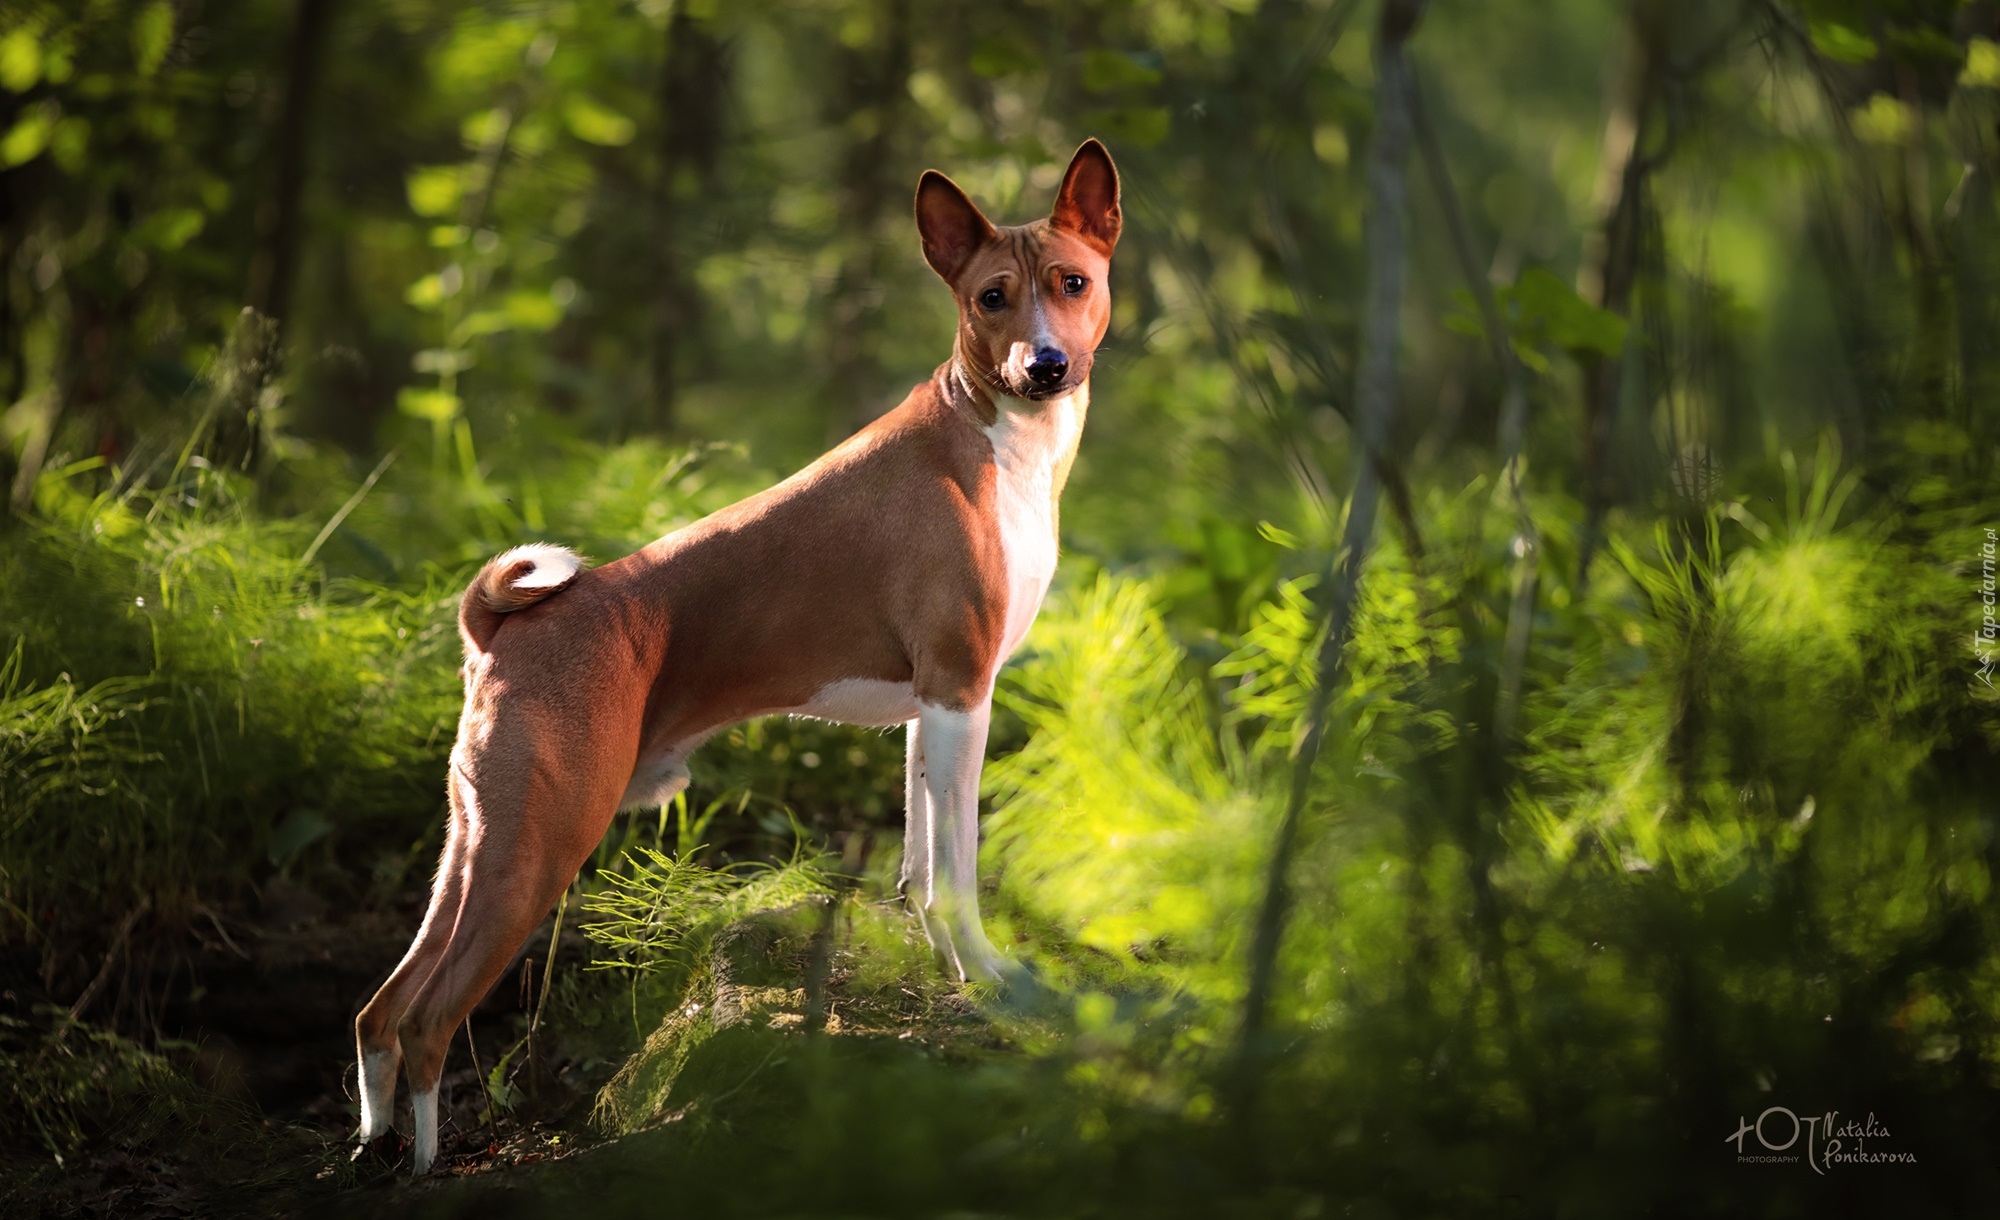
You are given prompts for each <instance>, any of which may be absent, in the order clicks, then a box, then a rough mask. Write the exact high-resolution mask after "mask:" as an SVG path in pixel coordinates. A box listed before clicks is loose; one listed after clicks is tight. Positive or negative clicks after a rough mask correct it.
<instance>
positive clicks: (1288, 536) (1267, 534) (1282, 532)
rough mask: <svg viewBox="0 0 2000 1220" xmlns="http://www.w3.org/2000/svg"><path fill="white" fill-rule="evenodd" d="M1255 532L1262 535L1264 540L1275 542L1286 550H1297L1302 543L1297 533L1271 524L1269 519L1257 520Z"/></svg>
mask: <svg viewBox="0 0 2000 1220" xmlns="http://www.w3.org/2000/svg"><path fill="white" fill-rule="evenodd" d="M1257 533H1258V534H1259V535H1261V536H1262V537H1263V539H1264V541H1266V542H1275V543H1277V544H1278V545H1279V546H1281V547H1284V548H1285V549H1286V550H1288V551H1296V550H1299V549H1300V548H1301V547H1302V546H1303V545H1304V544H1303V543H1301V542H1300V541H1299V536H1298V535H1297V534H1294V533H1292V532H1291V531H1290V530H1287V529H1284V528H1282V527H1280V526H1276V525H1273V524H1271V523H1270V522H1269V521H1259V522H1258V523H1257Z"/></svg>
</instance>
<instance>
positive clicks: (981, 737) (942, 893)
mask: <svg viewBox="0 0 2000 1220" xmlns="http://www.w3.org/2000/svg"><path fill="white" fill-rule="evenodd" d="M991 718H992V704H991V700H990V698H989V699H982V700H980V701H979V703H978V705H977V706H975V707H973V708H970V709H968V710H965V711H955V710H953V709H951V708H945V707H930V706H928V705H926V706H922V707H920V709H919V714H918V725H917V734H918V739H919V746H920V757H921V760H922V769H921V770H922V775H923V787H924V791H925V794H926V795H927V796H928V797H929V798H930V799H929V815H930V817H929V821H930V839H931V850H930V851H929V853H928V855H929V857H930V859H929V861H928V863H929V865H930V869H929V871H930V872H931V877H930V883H931V884H930V886H929V892H928V893H922V892H920V894H919V899H920V901H921V903H922V908H923V918H924V931H925V933H926V935H928V936H929V937H930V941H931V946H932V948H934V949H936V950H937V951H938V953H939V955H940V956H942V957H943V958H944V959H945V966H946V968H947V969H949V970H951V971H952V972H953V973H955V974H956V975H957V976H958V977H959V978H961V979H981V980H989V981H990V980H997V979H1001V978H1003V977H1005V976H1006V975H1007V974H1009V973H1011V972H1012V970H1013V969H1014V967H1013V964H1012V963H1010V962H1008V961H1007V960H1006V959H1005V958H1002V957H1001V956H1000V954H999V952H998V951H996V950H995V949H994V948H993V945H992V943H991V942H990V941H988V940H987V939H986V931H985V929H984V928H982V927H980V924H979V770H980V767H981V766H982V765H983V764H984V762H985V760H986V729H987V725H988V723H989V721H990V720H991ZM905 850H906V851H907V850H908V848H907V847H906V848H905ZM905 859H906V860H907V859H909V857H907V856H906V857H905Z"/></svg>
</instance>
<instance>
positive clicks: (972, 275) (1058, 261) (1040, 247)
mask: <svg viewBox="0 0 2000 1220" xmlns="http://www.w3.org/2000/svg"><path fill="white" fill-rule="evenodd" d="M1110 261H1111V260H1110V259H1107V258H1105V257H1104V256H1103V255H1102V254H1100V253H1098V252H1097V251H1096V250H1095V249H1093V248H1091V246H1090V244H1089V243H1087V242H1085V241H1083V240H1082V239H1081V238H1078V237H1077V236H1076V235H1074V234H1071V233H1065V232H1063V231H1062V230H1060V229H1057V228H1055V227H1054V226H1052V225H1050V224H1049V222H1048V221H1046V220H1038V221H1035V222H1034V223H1033V224H1025V225H1013V226H1010V227H1006V228H996V229H995V230H994V231H993V236H992V237H991V238H990V239H988V240H987V241H986V242H985V243H983V244H982V245H981V246H980V247H979V249H978V250H977V251H976V252H975V253H974V254H973V255H972V257H971V258H969V259H967V260H966V263H965V268H964V269H963V270H962V271H960V272H959V274H958V279H957V282H956V283H954V284H953V285H952V287H953V289H954V290H955V291H957V292H958V293H960V294H961V295H965V294H970V293H975V292H977V291H979V289H980V288H981V287H982V286H983V285H984V284H985V283H986V282H987V281H989V280H992V279H995V278H1000V277H1006V278H1019V279H1024V280H1033V281H1039V280H1042V279H1044V278H1046V273H1047V272H1048V271H1050V270H1052V269H1058V268H1059V269H1062V270H1074V271H1079V272H1082V273H1084V274H1086V275H1092V276H1101V275H1102V274H1103V272H1104V269H1105V267H1106V266H1107V265H1108V264H1109V263H1110Z"/></svg>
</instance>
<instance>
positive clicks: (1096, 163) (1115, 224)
mask: <svg viewBox="0 0 2000 1220" xmlns="http://www.w3.org/2000/svg"><path fill="white" fill-rule="evenodd" d="M1049 223H1050V224H1051V225H1053V226H1055V227H1056V228H1058V229H1064V230H1067V231H1069V232H1071V233H1074V234H1076V235H1077V236H1078V237H1081V238H1082V239H1083V240H1085V241H1087V242H1089V243H1090V244H1091V245H1093V246H1095V247H1097V249H1098V251H1099V252H1100V253H1102V254H1103V255H1104V256H1105V257H1106V258H1109V257H1111V248H1112V247H1113V246H1115V245H1117V244H1118V232H1119V230H1120V229H1121V228H1123V227H1124V223H1125V222H1124V217H1123V216H1122V215H1121V214H1120V213H1119V211H1118V167H1117V166H1115V165H1113V164H1111V154H1110V153H1108V152H1106V151H1104V145H1102V144H1099V143H1098V142H1097V141H1096V140H1094V139H1091V140H1085V141H1084V142H1083V147H1081V148H1079V149H1077V150H1076V155H1075V156H1074V157H1071V158H1070V160H1069V172H1067V173H1065V174H1064V175H1063V183H1062V189H1061V190H1059V191H1057V192H1056V206H1055V209H1054V210H1053V211H1051V212H1050V213H1049Z"/></svg>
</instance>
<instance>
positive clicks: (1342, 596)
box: [1230, 0, 1424, 1122]
mask: <svg viewBox="0 0 2000 1220" xmlns="http://www.w3.org/2000/svg"><path fill="white" fill-rule="evenodd" d="M1423 7H1424V6H1423V0H1389V2H1388V3H1387V4H1386V5H1385V6H1384V7H1383V10H1382V17H1381V22H1380V25H1379V26H1378V27H1377V30H1376V39H1375V73H1376V104H1375V141H1374V148H1373V153H1372V156H1371V158H1370V162H1369V168H1368V186H1369V224H1368V250H1369V259H1368V295H1367V306H1368V308H1367V311H1366V316H1367V319H1368V322H1367V329H1366V332H1365V339H1364V343H1363V347H1362V350H1361V361H1360V367H1359V368H1358V369H1357V370H1356V372H1355V378H1354V408H1355V417H1356V433H1357V437H1358V439H1359V441H1360V443H1359V444H1358V445H1357V446H1356V447H1355V452H1354V495H1353V498H1352V500H1351V501H1350V503H1349V507H1348V512H1347V525H1346V529H1345V531H1344V533H1343V536H1342V539H1341V545H1340V547H1339V549H1338V550H1336V551H1335V552H1334V553H1333V555H1331V556H1330V557H1329V560H1328V564H1327V569H1326V572H1325V573H1324V578H1323V579H1322V581H1321V583H1320V585H1319V587H1320V588H1321V589H1331V590H1332V600H1331V602H1330V604H1329V606H1328V612H1327V624H1326V630H1325V634H1324V636H1323V637H1322V639H1321V641H1320V647H1319V651H1318V657H1317V672H1318V675H1319V680H1318V684H1317V685H1316V686H1315V687H1314V688H1313V692H1312V698H1311V700H1310V701H1309V703H1308V705H1307V709H1306V715H1305V718H1304V720H1303V721H1302V722H1301V723H1300V726H1299V738H1298V744H1297V746H1296V747H1295V751H1294V754H1293V758H1292V784H1291V792H1290V795H1289V797H1288V798H1287V800H1286V802H1285V813H1284V817H1283V819H1282V820H1281V821H1280V822H1279V825H1278V834H1277V841H1276V843H1275V844H1274V845H1273V847H1272V852H1271V861H1270V870H1269V873H1268V875H1267V877H1266V879H1265V887H1264V902H1263V905H1262V908H1261V909H1260V910H1259V912H1258V916H1257V924H1256V929H1255V933H1254V939H1253V942H1252V945H1251V951H1250V977H1249V984H1248V987H1247V988H1246V990H1245V992H1244V997H1243V1021H1242V1027H1241V1030H1240V1033H1239V1039H1238V1043H1237V1054H1236V1063H1235V1072H1234V1079H1233V1080H1232V1081H1231V1082H1230V1084H1231V1087H1232V1090H1233V1092H1234V1094H1235V1096H1234V1098H1233V1099H1232V1100H1233V1103H1234V1104H1233V1107H1232V1108H1233V1110H1234V1112H1235V1115H1236V1117H1237V1119H1238V1121H1239V1122H1245V1121H1247V1120H1248V1119H1249V1117H1250V1115H1251V1114H1252V1112H1253V1111H1254V1109H1255V1106H1256V1100H1257V1092H1258V1085H1259V1078H1260V1077H1261V1075H1262V1071H1261V1069H1262V1060H1263V1057H1264V1052H1265V1047H1264V1027H1265V1023H1266V1021H1267V1019H1268V1017H1269V1008H1270V1000H1271V991H1272V988H1273V985H1274V984H1275V981H1276V978H1277V963H1278V950H1279V947H1280V945H1281V943H1282V941H1283V939H1284V930H1285V919H1286V916H1287V914H1288V912H1289V908H1290V904H1291V893H1290V884H1289V879H1288V874H1289V871H1290V867H1291V862H1292V856H1293V854H1294V853H1295V851H1296V849H1297V845H1298V838H1299V824H1300V821H1301V820H1302V817H1303V814H1304V811H1305V803H1306V798H1307V796H1308V794H1309V793H1310V791H1311V787H1312V774H1313V768H1314V764H1315V763H1317V762H1318V761H1319V752H1320V748H1321V746H1322V745H1323V744H1324V741H1325V737H1326V727H1327V720H1328V717H1329V714H1330V712H1331V710H1332V704H1333V694H1334V690H1335V689H1336V687H1337V686H1338V685H1339V682H1340V677H1341V672H1340V671H1341V658H1342V653H1343V652H1344V650H1345V648H1346V645H1347V640H1348V632H1349V626H1350V624H1351V622H1352V618H1353V612H1354V603H1355V599H1356V597H1357V595H1358V593H1359V591H1360V583H1361V565H1362V562H1363V560H1364V559H1365V558H1366V556H1367V550H1368V543H1369V540H1370V538H1371V537H1372V535H1373V533H1374V526H1375V508H1376V499H1377V496H1378V494H1379V492H1380V490H1381V484H1380V481H1379V479H1378V478H1377V476H1376V465H1375V459H1376V457H1377V455H1378V454H1379V453H1380V452H1381V450H1382V445H1383V441H1384V440H1385V439H1386V437H1387V436H1388V434H1389V429H1390V425H1391V423H1392V422H1393V420H1394V416H1395V409H1396V345H1397V342H1398V339H1399V338H1400V335H1399V330H1398V322H1399V319H1400V315H1401V309H1402V300H1403V278H1404V263H1403V220H1404V215H1403V214H1404V209H1405V207H1406V204H1407V198H1408V193H1409V192H1408V174H1407V166H1406V162H1407V161H1408V157H1409V147H1410V134H1411V133H1410V110H1409V97H1410V93H1409V85H1408V76H1409V70H1410V69H1409V61H1408V60H1407V58H1406V57H1405V55H1404V44H1405V42H1406V41H1407V40H1408V38H1409V36H1410V33H1411V31H1412V30H1414V29H1415V27H1416V23H1417V21H1418V19H1419V18H1420V17H1421V16H1422V14H1423Z"/></svg>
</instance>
